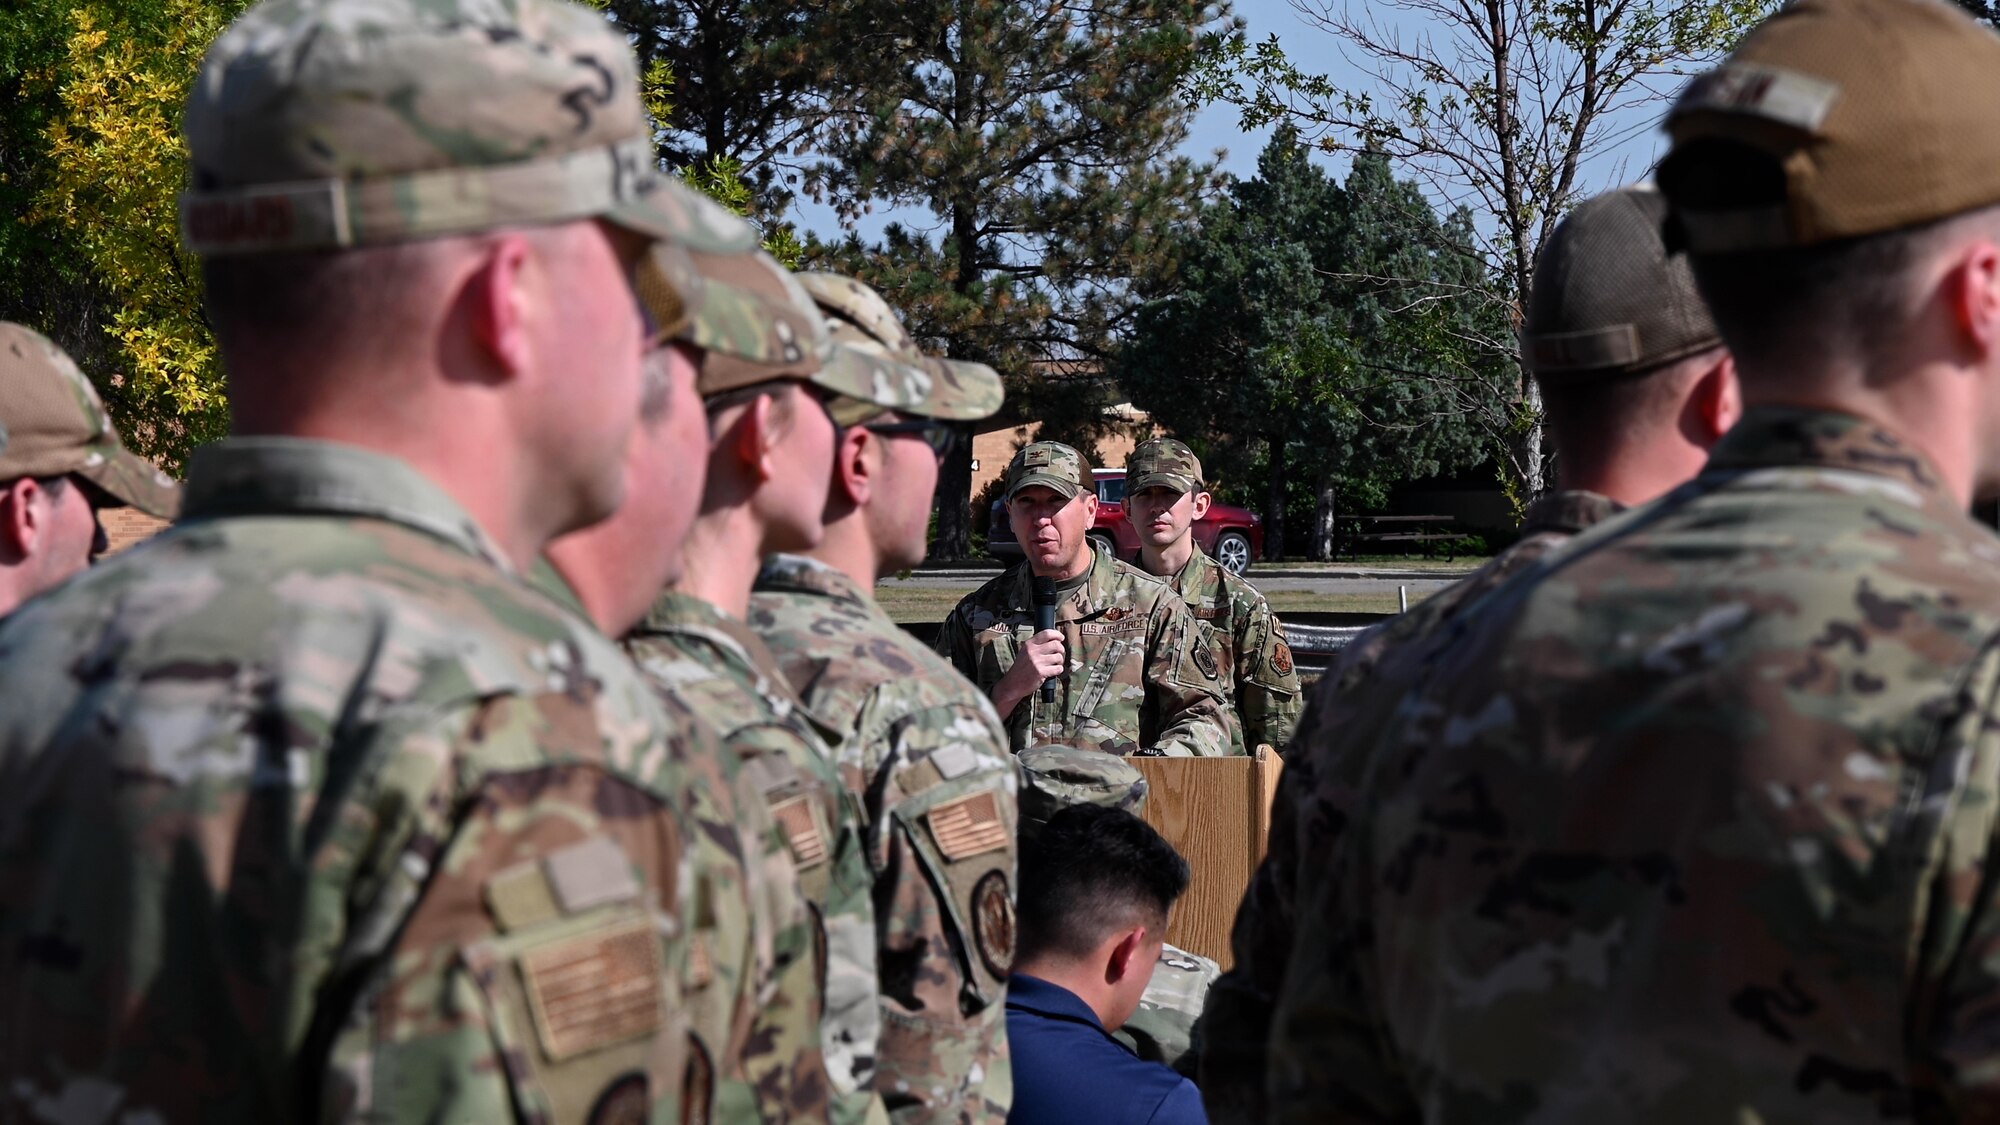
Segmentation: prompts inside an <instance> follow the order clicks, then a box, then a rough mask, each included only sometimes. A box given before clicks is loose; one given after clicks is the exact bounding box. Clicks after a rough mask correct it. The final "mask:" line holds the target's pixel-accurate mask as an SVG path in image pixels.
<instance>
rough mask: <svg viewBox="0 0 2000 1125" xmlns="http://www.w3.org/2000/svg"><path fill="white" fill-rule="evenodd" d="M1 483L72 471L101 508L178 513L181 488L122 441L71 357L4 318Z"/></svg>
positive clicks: (166, 515) (164, 515)
mask: <svg viewBox="0 0 2000 1125" xmlns="http://www.w3.org/2000/svg"><path fill="white" fill-rule="evenodd" d="M0 429H4V432H5V433H6V435H7V437H6V439H5V440H3V441H0V446H4V447H5V448H4V449H0V484H4V483H6V482H8V481H15V480H20V479H21V478H22V477H57V476H67V475H71V474H74V475H75V476H78V477H81V478H83V479H84V480H87V481H89V482H90V483H91V484H92V485H94V486H96V491H97V493H98V500H99V503H100V506H107V507H121V506H124V505H130V506H132V507H134V508H137V509H139V510H140V511H142V512H145V513H146V514H147V515H149V516H157V517H159V518H160V519H172V518H173V517H174V513H175V512H176V511H177V510H178V509H179V506H180V505H179V495H180V489H179V486H178V485H176V484H175V483H174V480H173V478H172V477H169V476H168V475H166V474H165V473H163V472H161V471H160V470H159V469H158V468H157V467H156V466H154V465H153V463H152V462H150V461H147V460H146V459H145V458H143V457H140V456H138V455H137V454H134V453H133V452H131V451H130V450H128V449H126V448H125V443H124V442H121V441H119V440H118V431H117V430H116V429H115V428H113V427H112V425H111V416H110V415H109V414H106V413H105V412H104V403H103V402H102V401H101V400H99V399H98V397H97V389H96V388H95V387H93V386H91V385H90V380H88V379H86V378H84V377H83V372H81V371H79V370H77V366H76V364H75V363H73V362H71V361H70V358H69V356H67V355H64V354H63V351H62V349H61V348H58V347H56V346H55V344H54V343H53V342H51V341H50V340H49V339H48V338H47V337H45V336H43V335H42V334H41V333H39V332H36V331H35V330H34V329H32V328H28V327H26V326H24V325H20V324H14V323H12V322H10V321H0Z"/></svg>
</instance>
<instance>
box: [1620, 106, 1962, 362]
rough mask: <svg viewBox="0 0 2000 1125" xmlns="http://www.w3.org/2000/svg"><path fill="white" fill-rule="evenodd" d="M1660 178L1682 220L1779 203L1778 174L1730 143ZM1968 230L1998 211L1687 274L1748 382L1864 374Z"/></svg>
mask: <svg viewBox="0 0 2000 1125" xmlns="http://www.w3.org/2000/svg"><path fill="white" fill-rule="evenodd" d="M1660 175H1661V180H1662V183H1663V185H1666V188H1667V191H1668V194H1669V196H1670V197H1671V198H1672V199H1673V202H1674V206H1675V207H1676V208H1681V209H1686V210H1691V211H1715V210H1724V211H1727V210H1749V209H1763V208H1775V207H1778V206H1780V205H1782V203H1783V201H1784V197H1785V177H1784V173H1783V170H1782V169H1781V168H1780V167H1779V166H1778V164H1777V162H1776V161H1775V160H1773V159H1772V158H1771V157H1769V156H1768V155H1766V154H1764V153H1762V152H1759V151H1757V150H1755V149H1751V148H1749V147H1748V146H1745V145H1741V144H1738V143H1736V142H1733V141H1724V140H1706V141H1700V142H1696V143H1693V144H1690V145H1688V146H1686V147H1685V148H1684V149H1683V150H1680V151H1677V152H1675V153H1674V154H1673V155H1672V156H1670V157H1669V159H1668V162H1667V163H1666V164H1664V165H1662V167H1661V169H1660ZM1968 223H1971V224H1978V223H1984V224H1986V225H1987V226H1989V227H1992V228H1994V229H1996V230H2000V211H1995V210H1992V209H1987V210H1982V211H1974V212H1969V213H1967V214H1964V215H1958V216H1954V217H1952V218H1947V219H1942V220H1939V221H1937V222H1934V223H1927V224H1924V225H1921V226H1916V227H1909V228H1905V229H1902V230H1894V231H1888V232H1885V233H1882V234H1871V235H1864V236H1861V237H1859V238H1849V239H1842V240H1839V241H1836V242H1826V243H1821V244H1818V245H1813V246H1802V247H1789V248H1780V249H1771V250H1750V251H1743V252H1740V253H1729V254H1718V253H1691V254H1690V255H1689V257H1688V264H1689V266H1690V267H1692V268H1693V270H1694V277H1695V286H1696V288H1698V289H1700V290H1701V295H1702V299H1703V300H1705V301H1707V302H1708V307H1709V311H1710V313H1711V314H1712V315H1713V316H1714V318H1715V325H1716V328H1717V329H1718V330H1719V331H1720V332H1721V334H1722V338H1723V341H1724V342H1725V343H1727V344H1728V345H1729V349H1730V351H1732V352H1734V353H1735V355H1736V359H1737V362H1738V363H1739V364H1741V365H1742V366H1743V367H1744V368H1745V369H1746V371H1745V374H1746V376H1747V377H1751V378H1754V377H1755V376H1756V375H1758V374H1761V373H1763V372H1765V371H1813V370H1823V369H1825V368H1826V367H1828V366H1829V365H1830V364H1831V363H1832V362H1833V361H1837V360H1841V359H1849V360H1854V361H1858V362H1860V363H1862V364H1869V363H1872V362H1874V361H1876V360H1877V359H1879V358H1880V357H1881V355H1882V354H1883V352H1884V349H1885V347H1887V346H1888V345H1890V344H1891V343H1892V342H1893V341H1895V340H1896V339H1897V338H1898V337H1900V336H1901V335H1902V334H1903V330H1904V328H1905V326H1906V325H1907V324H1908V323H1909V321H1910V318H1911V317H1912V316H1913V315H1914V314H1915V313H1916V311H1917V309H1918V307H1919V304H1920V298H1921V296H1922V295H1921V294H1919V293H1918V292H1917V291H1916V278H1915V274H1916V272H1917V270H1918V269H1919V268H1921V267H1922V266H1923V265H1924V264H1925V263H1926V262H1927V261H1928V260H1929V259H1930V257H1931V255H1932V254H1934V253H1936V252H1938V251H1940V250H1942V249H1943V248H1944V247H1945V246H1946V245H1948V244H1949V243H1950V242H1951V241H1952V240H1953V239H1956V238H1960V237H1964V236H1965V235H1966V234H1967V227H1966V224H1968Z"/></svg>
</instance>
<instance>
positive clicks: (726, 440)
mask: <svg viewBox="0 0 2000 1125" xmlns="http://www.w3.org/2000/svg"><path fill="white" fill-rule="evenodd" d="M776 413H777V402H776V400H775V399H774V397H773V396H771V395H758V396H757V397H756V398H753V399H751V400H750V401H749V402H748V403H746V404H745V405H744V406H743V408H742V410H741V411H739V412H738V413H737V415H736V417H735V418H734V419H732V420H731V421H730V423H729V428H728V429H726V430H724V431H723V432H722V433H721V434H719V435H717V437H716V443H717V445H718V446H719V447H720V448H722V449H723V450H725V451H726V452H727V453H728V454H729V456H730V457H731V458H733V459H735V461H736V463H737V464H739V465H741V466H743V468H744V470H745V471H746V472H748V473H749V474H750V476H751V478H752V479H753V480H755V481H756V482H757V483H758V484H760V485H761V484H763V483H764V482H765V481H767V480H770V479H771V476H772V474H773V473H774V472H775V466H774V465H773V464H772V461H771V453H772V451H773V450H775V449H776V448H777V445H778V436H779V435H778V427H777V426H776V424H775V423H776V421H777V418H776Z"/></svg>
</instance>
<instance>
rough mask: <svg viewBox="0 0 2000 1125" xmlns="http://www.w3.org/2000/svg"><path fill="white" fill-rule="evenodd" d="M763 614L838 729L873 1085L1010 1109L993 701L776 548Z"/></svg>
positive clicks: (843, 587)
mask: <svg viewBox="0 0 2000 1125" xmlns="http://www.w3.org/2000/svg"><path fill="white" fill-rule="evenodd" d="M750 626H751V628H753V629H755V630H756V631H757V633H758V634H759V635H760V636H762V637H763V638H764V639H765V640H766V641H768V642H769V643H770V645H771V648H772V650H773V651H774V652H776V653H777V654H778V662H779V665H780V667H782V668H783V669H784V672H785V675H786V677H787V679H789V680H790V681H791V685H792V687H793V689H795V690H796V691H797V692H798V694H799V697H800V698H801V699H802V700H804V702H805V705H806V707H807V708H808V709H809V710H811V711H812V713H813V714H814V715H815V716H817V717H818V718H819V720H820V721H821V722H823V723H825V724H827V725H829V726H831V727H833V728H834V729H836V730H837V731H839V732H840V734H841V742H840V768H841V774H842V776H843V777H844V778H845V780H846V783H847V786H848V789H849V791H850V792H852V793H855V794H858V795H859V796H860V797H861V798H862V800H863V802H864V806H865V813H866V818H867V819H866V826H867V841H868V862H869V866H870V867H871V868H872V869H873V871H874V876H875V902H876V903H877V904H878V907H879V910H878V913H877V915H876V919H875V926H876V937H877V942H878V953H879V956H880V969H881V973H882V978H881V1003H882V1041H881V1049H880V1051H879V1052H878V1053H877V1056H876V1071H875V1088H876V1090H877V1091H878V1092H879V1093H880V1094H881V1095H882V1098H883V1101H884V1102H885V1103H886V1104H887V1106H888V1109H889V1112H890V1116H891V1117H892V1118H894V1119H895V1120H896V1121H898V1122H947V1121H952V1122H978V1121H985V1122H993V1123H995V1125H998V1123H999V1122H1003V1121H1005V1120H1006V1117H1007V1110H1008V1107H1009V1106H1010V1105H1011V1104H1012V1101H1013V1097H1012V1079H1011V1074H1010V1071H1009V1067H1008V1058H1007V1020H1006V1010H1005V1009H1006V1006H1005V1004H1004V1003H1003V1000H1004V998H1005V997H1004V993H1005V989H1006V982H1007V971H1008V969H1009V968H1011V967H1012V964H1013V960H1014V949H1013V937H1014V927H1013V924H1012V918H1013V879H1014V865H1015V852H1016V848H1015V840H1014V821H1015V786H1016V782H1015V773H1014V768H1013V758H1012V756H1011V755H1010V754H1009V753H1008V751H1007V735H1006V732H1005V731H1004V730H1003V729H1002V728H1001V726H1000V719H999V717H998V716H996V715H995V714H994V713H993V706H992V704H990V703H988V702H987V701H986V698H985V697H984V696H982V695H980V694H979V692H978V691H977V690H976V689H974V688H973V686H972V685H971V684H969V683H967V682H965V678H964V677H962V676H960V675H959V674H958V673H957V672H955V671H953V670H952V668H951V666H950V665H949V664H946V663H945V662H944V661H943V660H941V659H939V658H938V656H937V655H936V654H935V653H932V652H930V651H928V650H926V649H925V648H924V647H923V646H922V645H921V644H919V643H918V642H917V641H916V639H915V638H914V637H912V636H910V634H908V633H906V632H904V631H903V629H902V628H901V627H899V626H898V625H897V624H896V623H895V622H893V621H891V620H889V615H888V614H886V613H884V612H883V611H882V608H881V607H880V606H878V605H876V604H875V601H874V599H873V598H871V597H869V596H868V594H867V593H866V592H865V591H864V590H862V589H861V588H860V587H859V586H857V585H855V583H854V581H853V580H852V579H850V578H849V577H848V576H847V575H845V574H843V573H841V572H840V571H838V570H835V569H833V568H832V567H830V566H827V565H825V564H823V563H820V562H816V561H814V560H812V559H806V558H800V557H798V556H794V555H779V556H777V557H775V558H773V559H772V560H770V562H769V563H767V564H766V565H765V567H764V573H763V575H762V576H761V577H759V578H758V580H757V594H756V595H755V596H754V597H753V598H752V599H751V607H750Z"/></svg>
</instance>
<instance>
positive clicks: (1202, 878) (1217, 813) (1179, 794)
mask: <svg viewBox="0 0 2000 1125" xmlns="http://www.w3.org/2000/svg"><path fill="white" fill-rule="evenodd" d="M1125 760H1126V761H1128V762H1130V763H1132V765H1134V766H1136V767H1137V768H1138V770H1139V772H1140V773H1141V774H1143V775H1144V776H1145V778H1146V807H1145V819H1146V823H1148V824H1150V825H1152V826H1153V828H1154V829H1155V830H1156V831H1158V832H1159V834H1160V835H1162V836H1165V837H1166V838H1167V842H1168V843H1170V844H1172V845H1173V846H1174V848H1175V849H1176V850H1178V851H1179V852H1180V853H1181V855H1182V856H1185V857H1186V858H1187V861H1188V867H1189V868H1190V869H1192V871H1193V877H1192V878H1191V879H1190V880H1189V882H1188V892H1187V894H1186V895H1185V896H1184V897H1183V898H1182V899H1181V901H1180V903H1179V905H1177V906H1176V907H1175V908H1174V917H1173V921H1172V922H1171V923H1169V924H1168V926H1167V941H1169V942H1171V943H1172V944H1174V945H1178V946H1180V947H1181V948H1182V949H1186V950H1189V951H1191V952H1194V953H1199V954H1201V955H1202V956H1204V957H1208V958H1212V959H1214V960H1215V961H1217V962H1218V963H1220V964H1221V965H1222V967H1223V968H1225V969H1227V968H1229V967H1230V965H1231V964H1232V958H1231V957H1230V953H1229V931H1230V928H1231V927H1232V926H1234V925H1235V924H1236V907H1237V906H1238V904H1240V903H1241V902H1242V901H1243V891H1244V889H1245V888H1247V887H1249V885H1250V876H1251V875H1252V874H1253V873H1254V872H1255V871H1256V870H1257V865H1258V864H1260V863H1262V862H1264V848H1265V838H1266V836H1268V835H1269V833H1270V829H1271V798H1272V796H1273V795H1274V794H1275V793H1276V792H1277V789H1278V773H1279V771H1280V770H1281V769H1283V768H1284V759H1282V758H1280V757H1278V756H1277V755H1276V754H1274V753H1272V752H1271V750H1270V749H1269V748H1268V747H1260V748H1258V750H1257V754H1256V756H1255V757H1252V758H1127V759H1125Z"/></svg>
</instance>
